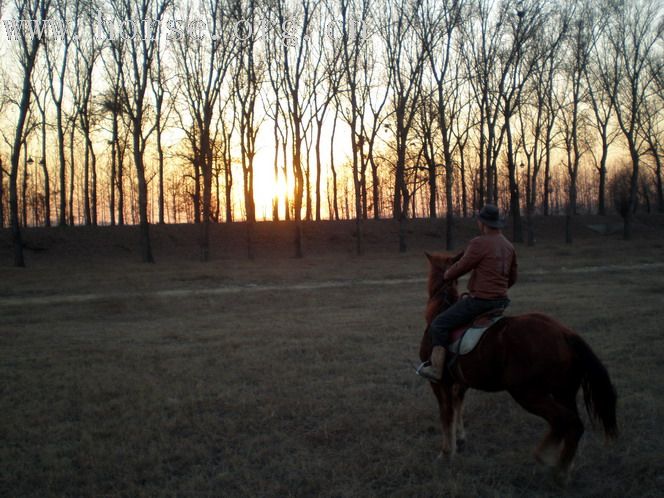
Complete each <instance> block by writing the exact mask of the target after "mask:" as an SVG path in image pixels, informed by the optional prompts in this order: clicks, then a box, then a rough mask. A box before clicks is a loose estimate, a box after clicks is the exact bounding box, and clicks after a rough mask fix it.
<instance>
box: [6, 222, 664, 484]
mask: <svg viewBox="0 0 664 498" xmlns="http://www.w3.org/2000/svg"><path fill="white" fill-rule="evenodd" d="M370 225H371V226H370V227H369V228H370V230H371V231H372V233H375V235H371V237H374V238H373V239H371V238H370V237H368V251H367V254H366V255H365V256H363V257H356V256H353V255H352V249H353V244H352V242H353V237H352V228H353V227H352V224H338V225H337V224H330V225H327V227H323V228H321V227H320V226H316V227H313V226H310V227H307V229H308V230H309V232H308V233H309V235H308V237H309V238H308V239H307V244H308V246H307V247H308V248H309V251H308V253H307V254H308V255H307V257H306V258H305V259H304V260H295V259H292V258H291V257H290V255H289V254H290V252H289V249H290V248H289V245H288V234H282V235H281V237H282V239H280V240H279V241H278V243H276V244H272V246H273V247H272V249H273V252H274V255H272V254H271V252H270V244H268V243H267V241H269V237H268V236H267V235H265V234H264V233H263V232H261V231H264V232H265V233H268V232H269V231H270V230H274V232H272V235H274V234H277V235H278V234H280V233H281V231H283V228H282V229H281V231H280V230H278V229H275V228H274V227H268V226H261V227H258V228H257V230H258V231H259V232H261V234H260V235H259V236H257V239H256V240H257V245H258V246H257V251H256V252H257V259H256V260H254V261H247V260H246V259H244V258H243V257H242V236H243V234H242V230H241V229H240V228H237V233H236V234H235V235H234V236H237V237H239V241H237V240H235V239H233V240H227V241H226V242H224V244H225V245H224V247H226V249H223V251H226V252H222V249H220V250H219V251H218V252H217V253H216V255H215V259H214V260H213V261H211V262H209V263H198V262H197V261H196V257H197V255H196V251H195V240H194V242H191V240H190V238H189V237H190V236H192V234H193V235H195V231H194V230H193V229H192V228H191V227H155V229H156V230H155V231H156V232H159V233H156V234H155V236H156V238H157V243H156V245H155V256H156V257H157V261H158V264H157V265H142V264H140V263H137V262H136V261H135V255H134V253H133V252H132V251H133V248H134V246H133V242H130V241H131V240H133V236H134V233H133V232H132V230H130V229H124V230H122V229H97V230H96V231H95V230H92V229H83V230H81V231H77V230H71V229H70V230H53V231H52V232H48V231H38V230H37V231H32V232H30V231H28V232H27V233H26V240H27V241H28V243H29V244H34V245H41V246H43V247H42V249H44V250H41V251H30V252H29V253H28V254H29V257H28V264H29V266H28V268H26V269H22V270H18V269H13V268H10V267H4V268H1V269H0V317H1V318H0V351H2V354H1V356H0V386H2V387H1V389H2V397H1V398H0V399H1V401H0V413H1V415H0V439H1V440H2V445H1V446H0V495H2V496H40V497H41V496H101V495H103V496H279V497H282V496H363V497H364V496H500V497H505V496H561V495H564V496H657V495H659V491H660V490H661V489H662V487H663V486H664V464H663V463H662V462H663V461H662V458H661V456H662V454H664V442H663V441H662V438H661V437H660V436H659V434H660V432H661V431H660V427H661V426H662V424H663V423H664V415H662V413H664V402H663V400H664V375H663V374H664V366H663V364H662V351H664V338H663V336H662V326H661V323H662V319H664V314H663V312H662V310H663V309H664V300H663V297H662V296H663V295H664V281H663V279H662V277H661V274H662V268H661V267H659V266H657V265H658V264H659V263H661V250H662V247H663V244H664V236H663V231H662V230H661V228H660V227H661V223H660V222H657V223H656V225H657V226H656V227H651V228H650V229H648V230H646V229H644V230H643V233H642V234H641V235H640V236H639V238H638V239H637V240H635V241H633V242H631V243H626V242H623V241H621V240H619V239H618V238H616V237H614V236H611V237H605V236H600V235H596V234H594V233H585V231H583V227H582V226H579V227H578V232H580V235H579V236H578V237H577V240H578V242H577V243H576V244H574V245H573V246H565V245H564V244H562V243H558V233H559V234H560V240H562V234H563V232H562V231H560V232H557V231H554V230H553V229H552V231H551V233H550V236H549V237H548V238H547V237H546V236H544V237H542V238H540V241H539V243H538V246H537V247H536V248H526V247H521V246H520V247H518V248H517V250H518V252H519V256H520V263H521V264H520V270H521V273H522V275H521V279H520V281H519V283H518V285H517V286H516V287H515V288H514V290H513V292H512V300H513V305H512V307H511V309H510V313H519V312H524V311H530V310H539V311H544V312H547V313H550V314H552V315H554V316H556V317H558V318H559V319H561V320H562V321H563V322H564V323H566V324H568V325H569V326H571V327H572V328H574V329H575V330H577V331H578V332H579V333H580V334H581V335H583V336H584V337H585V338H586V339H587V340H588V342H589V343H590V344H591V346H592V347H593V349H594V350H595V352H596V353H597V354H598V356H599V357H600V358H601V359H602V360H603V361H604V363H605V364H606V366H607V367H608V369H609V372H610V373H611V375H612V378H613V381H614V383H615V384H616V387H617V389H618V393H619V412H618V420H619V424H620V428H621V430H622V433H621V437H620V438H619V439H618V440H617V441H616V442H615V443H613V444H610V445H606V444H605V443H604V440H603V435H602V434H601V432H600V431H599V428H598V429H592V428H591V424H590V423H586V428H587V432H586V434H585V435H584V438H583V440H582V443H581V446H580V451H579V454H578V457H577V460H576V465H575V468H574V471H573V477H572V482H571V484H570V486H569V488H568V489H567V490H561V489H560V488H558V487H556V485H555V484H554V483H553V481H552V480H551V479H549V478H548V475H547V474H546V472H545V471H543V470H542V469H541V468H539V467H537V466H536V465H535V463H534V461H533V459H532V458H531V451H532V449H533V448H534V446H535V444H536V443H537V442H538V441H539V439H540V437H541V435H542V433H543V431H544V429H545V424H544V422H543V421H541V420H540V419H538V418H536V417H534V416H531V415H529V414H528V413H526V412H524V411H523V410H522V409H521V408H520V407H519V406H518V405H517V404H516V403H514V402H513V401H512V400H511V399H510V397H509V396H508V395H507V394H505V393H501V394H487V393H481V392H477V391H471V392H470V393H469V396H468V403H467V410H466V419H467V426H468V437H469V440H468V447H467V450H466V452H465V453H463V454H461V455H459V457H458V459H457V460H456V461H455V462H454V463H453V464H452V465H444V464H441V463H437V462H434V459H435V457H436V455H437V453H438V451H439V447H440V427H439V422H438V418H437V414H436V404H435V400H434V398H433V396H432V394H431V393H430V390H429V388H428V386H427V385H426V383H424V382H423V381H421V379H419V378H417V377H416V376H415V375H414V374H413V372H412V370H411V367H410V366H409V364H408V362H407V360H413V361H414V360H415V359H416V356H417V351H418V344H419V340H420V337H421V334H422V330H423V317H422V313H423V307H424V301H425V299H426V296H425V285H424V278H425V276H426V271H427V267H426V261H425V259H424V258H423V257H422V255H421V251H420V249H422V248H427V249H433V250H435V249H437V248H440V246H441V245H442V242H441V239H440V238H439V237H437V236H433V235H431V234H427V232H431V227H430V226H429V227H428V228H427V226H426V224H424V223H422V224H421V225H418V224H413V233H412V234H411V240H410V247H411V251H410V252H408V253H407V254H406V255H397V254H394V252H393V249H396V239H393V238H392V237H393V235H394V234H393V232H392V230H393V225H391V224H389V223H385V224H383V225H382V227H381V226H380V224H376V225H373V224H370ZM221 228H223V227H221ZM438 228H439V227H438ZM106 230H108V231H109V232H107V231H106ZM556 230H557V229H556ZM88 232H89V233H88ZM305 233H306V232H305ZM462 233H463V234H464V238H463V241H465V240H467V238H468V237H470V236H471V235H472V233H473V227H472V224H467V225H466V226H464V227H463V231H462ZM226 235H227V236H229V234H226ZM231 235H232V234H231ZM268 235H269V233H268ZM216 236H218V237H221V235H220V234H219V233H218V234H217V235H216ZM3 237H7V238H5V239H4V240H8V235H7V234H3ZM48 237H52V238H53V240H49V239H48ZM55 239H57V240H55ZM1 240H2V239H0V248H2V247H3V246H2V245H1V243H2V242H1ZM104 241H105V243H103V242H104ZM112 241H115V242H112ZM167 241H170V244H169V243H168V242H167ZM392 241H394V245H392ZM109 243H113V244H116V245H123V246H127V247H129V249H130V252H126V251H125V250H122V249H120V250H118V251H119V252H118V251H116V250H115V249H113V248H107V249H106V250H104V249H103V247H104V246H105V245H106V244H109ZM178 244H179V245H178ZM221 245H222V244H221V243H220V246H221ZM7 251H8V249H6V246H5V249H2V252H0V257H3V258H5V259H4V260H5V261H6V260H8V259H9V256H8V255H7ZM653 264H654V265H655V266H652V265H653ZM639 265H640V266H639ZM649 265H650V266H649ZM588 267H595V268H597V267H603V268H599V269H597V270H596V271H595V270H593V269H592V268H591V269H589V268H588ZM381 280H385V282H383V283H381V282H380V281H381ZM170 291H177V292H170ZM185 291H186V292H185ZM580 404H581V403H580ZM584 420H586V421H587V417H586V416H585V414H584Z"/></svg>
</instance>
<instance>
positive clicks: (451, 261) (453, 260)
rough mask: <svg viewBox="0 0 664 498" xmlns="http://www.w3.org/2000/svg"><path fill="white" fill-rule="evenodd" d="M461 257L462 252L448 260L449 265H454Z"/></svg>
mask: <svg viewBox="0 0 664 498" xmlns="http://www.w3.org/2000/svg"><path fill="white" fill-rule="evenodd" d="M462 257H463V251H461V252H460V253H459V254H457V255H456V256H454V257H453V258H452V259H451V260H450V263H452V264H454V263H456V262H457V261H459V260H460V259H461V258H462Z"/></svg>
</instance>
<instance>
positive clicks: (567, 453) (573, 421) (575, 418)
mask: <svg viewBox="0 0 664 498" xmlns="http://www.w3.org/2000/svg"><path fill="white" fill-rule="evenodd" d="M557 399H558V400H559V401H560V403H561V404H562V405H564V406H565V408H566V409H567V412H568V418H567V421H566V422H567V423H566V432H565V435H564V438H563V450H562V452H561V454H560V459H559V461H558V470H559V472H560V474H561V477H562V479H563V480H567V478H568V477H569V470H570V468H571V466H572V462H573V461H574V456H575V455H576V449H577V447H578V446H579V440H580V439H581V436H583V432H584V429H583V422H581V418H580V417H579V411H578V408H577V406H576V389H574V391H573V392H571V391H570V392H568V393H566V394H565V395H563V396H561V397H557Z"/></svg>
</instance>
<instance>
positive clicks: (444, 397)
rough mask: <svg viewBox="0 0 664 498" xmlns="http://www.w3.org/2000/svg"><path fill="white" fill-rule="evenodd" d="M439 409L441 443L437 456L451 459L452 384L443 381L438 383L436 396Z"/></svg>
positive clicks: (453, 425)
mask: <svg viewBox="0 0 664 498" xmlns="http://www.w3.org/2000/svg"><path fill="white" fill-rule="evenodd" d="M438 407H439V409H440V421H441V424H442V428H443V434H442V435H443V445H442V451H441V453H440V455H439V457H441V458H443V459H445V460H448V461H449V460H451V459H452V458H453V457H454V455H455V453H456V449H457V446H456V430H455V429H456V410H455V406H454V393H453V392H452V385H451V384H447V383H443V384H442V385H440V397H439V398H438Z"/></svg>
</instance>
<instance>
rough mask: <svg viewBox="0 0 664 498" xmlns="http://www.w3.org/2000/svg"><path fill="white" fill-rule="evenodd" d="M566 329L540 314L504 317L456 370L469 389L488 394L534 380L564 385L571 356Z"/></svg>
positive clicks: (568, 331)
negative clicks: (559, 374) (465, 378)
mask: <svg viewBox="0 0 664 498" xmlns="http://www.w3.org/2000/svg"><path fill="white" fill-rule="evenodd" d="M573 334H574V332H572V331H571V330H570V329H569V328H567V327H565V326H564V325H563V324H561V323H560V322H559V321H557V320H556V319H554V318H552V317H550V316H548V315H545V314H543V313H527V314H522V315H514V316H507V317H505V318H503V319H502V320H500V321H499V322H497V323H496V324H495V325H493V326H492V327H491V328H490V329H489V330H488V331H487V333H486V334H485V336H484V337H483V338H482V341H481V343H480V344H479V345H478V347H477V348H476V349H475V351H473V352H472V353H470V354H468V355H466V356H464V357H463V359H462V360H461V361H460V363H461V364H460V366H461V368H462V369H463V373H464V376H466V377H467V378H468V379H469V382H470V384H471V387H476V388H478V389H484V390H489V391H494V390H502V389H509V388H510V387H511V386H515V385H519V384H527V383H528V382H530V381H533V380H534V379H539V380H543V379H547V381H548V382H552V383H559V382H563V383H564V382H566V380H565V379H563V378H560V377H559V376H558V377H556V375H558V373H559V372H564V371H568V370H569V367H570V366H571V364H572V356H571V355H572V353H571V349H570V347H569V343H568V340H567V339H568V337H569V336H570V335H573Z"/></svg>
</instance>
